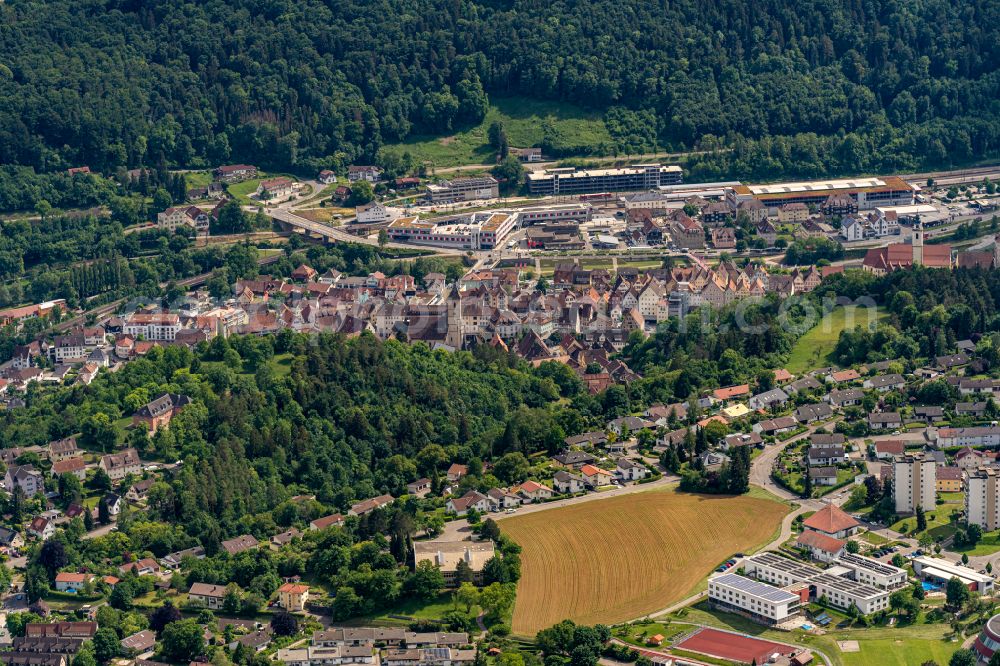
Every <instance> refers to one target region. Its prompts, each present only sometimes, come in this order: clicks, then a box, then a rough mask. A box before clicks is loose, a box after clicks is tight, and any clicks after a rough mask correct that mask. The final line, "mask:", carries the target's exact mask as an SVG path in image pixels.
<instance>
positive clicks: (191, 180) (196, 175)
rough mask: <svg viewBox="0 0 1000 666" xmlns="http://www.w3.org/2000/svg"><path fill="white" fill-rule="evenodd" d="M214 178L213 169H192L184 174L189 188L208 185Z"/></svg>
mask: <svg viewBox="0 0 1000 666" xmlns="http://www.w3.org/2000/svg"><path fill="white" fill-rule="evenodd" d="M212 180H213V177H212V172H211V171H191V172H189V173H186V174H184V182H185V183H187V188H188V189H189V190H193V189H194V188H196V187H208V186H209V184H210V183H211V182H212Z"/></svg>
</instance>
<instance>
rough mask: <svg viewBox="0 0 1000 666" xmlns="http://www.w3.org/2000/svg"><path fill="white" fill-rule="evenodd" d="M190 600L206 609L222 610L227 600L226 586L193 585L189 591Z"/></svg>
mask: <svg viewBox="0 0 1000 666" xmlns="http://www.w3.org/2000/svg"><path fill="white" fill-rule="evenodd" d="M188 600H189V601H191V602H194V603H196V604H201V605H202V606H204V607H205V608H222V604H223V603H224V602H225V600H226V586H225V585H210V584H209V583H193V584H192V585H191V589H190V590H188Z"/></svg>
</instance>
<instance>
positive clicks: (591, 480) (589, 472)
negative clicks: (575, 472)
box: [580, 465, 614, 488]
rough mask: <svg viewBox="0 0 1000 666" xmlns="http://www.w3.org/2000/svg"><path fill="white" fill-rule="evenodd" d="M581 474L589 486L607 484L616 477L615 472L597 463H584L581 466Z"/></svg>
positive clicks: (596, 486) (594, 486)
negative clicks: (602, 467) (598, 465)
mask: <svg viewBox="0 0 1000 666" xmlns="http://www.w3.org/2000/svg"><path fill="white" fill-rule="evenodd" d="M580 474H581V475H582V476H583V482H584V484H586V486H587V487H588V488H599V487H600V486H606V485H608V484H609V483H611V479H613V478H614V474H612V473H611V472H609V471H607V470H605V469H601V468H600V467H597V466H596V465H584V466H583V467H581V468H580Z"/></svg>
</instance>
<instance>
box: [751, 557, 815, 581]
mask: <svg viewBox="0 0 1000 666" xmlns="http://www.w3.org/2000/svg"><path fill="white" fill-rule="evenodd" d="M747 562H752V563H754V564H759V565H760V566H764V567H769V568H771V569H777V570H778V571H781V572H782V573H786V574H788V575H789V576H791V577H793V578H796V579H798V580H800V581H802V580H809V579H810V578H812V577H814V576H816V575H817V574H819V573H821V572H822V569H818V568H816V567H814V566H811V565H808V564H802V563H801V562H796V561H795V560H790V559H788V558H787V557H782V556H781V555H777V554H775V553H771V552H766V553H757V554H756V555H753V556H751V557H748V558H747Z"/></svg>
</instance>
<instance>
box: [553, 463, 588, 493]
mask: <svg viewBox="0 0 1000 666" xmlns="http://www.w3.org/2000/svg"><path fill="white" fill-rule="evenodd" d="M552 488H553V489H554V490H555V491H556V492H557V493H561V494H563V495H573V494H576V493H581V492H583V491H584V490H585V488H586V487H585V486H584V483H583V479H582V478H581V477H579V476H577V475H576V474H570V473H569V472H567V471H566V470H564V469H561V470H559V471H558V472H556V473H555V475H554V476H553V477H552Z"/></svg>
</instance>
